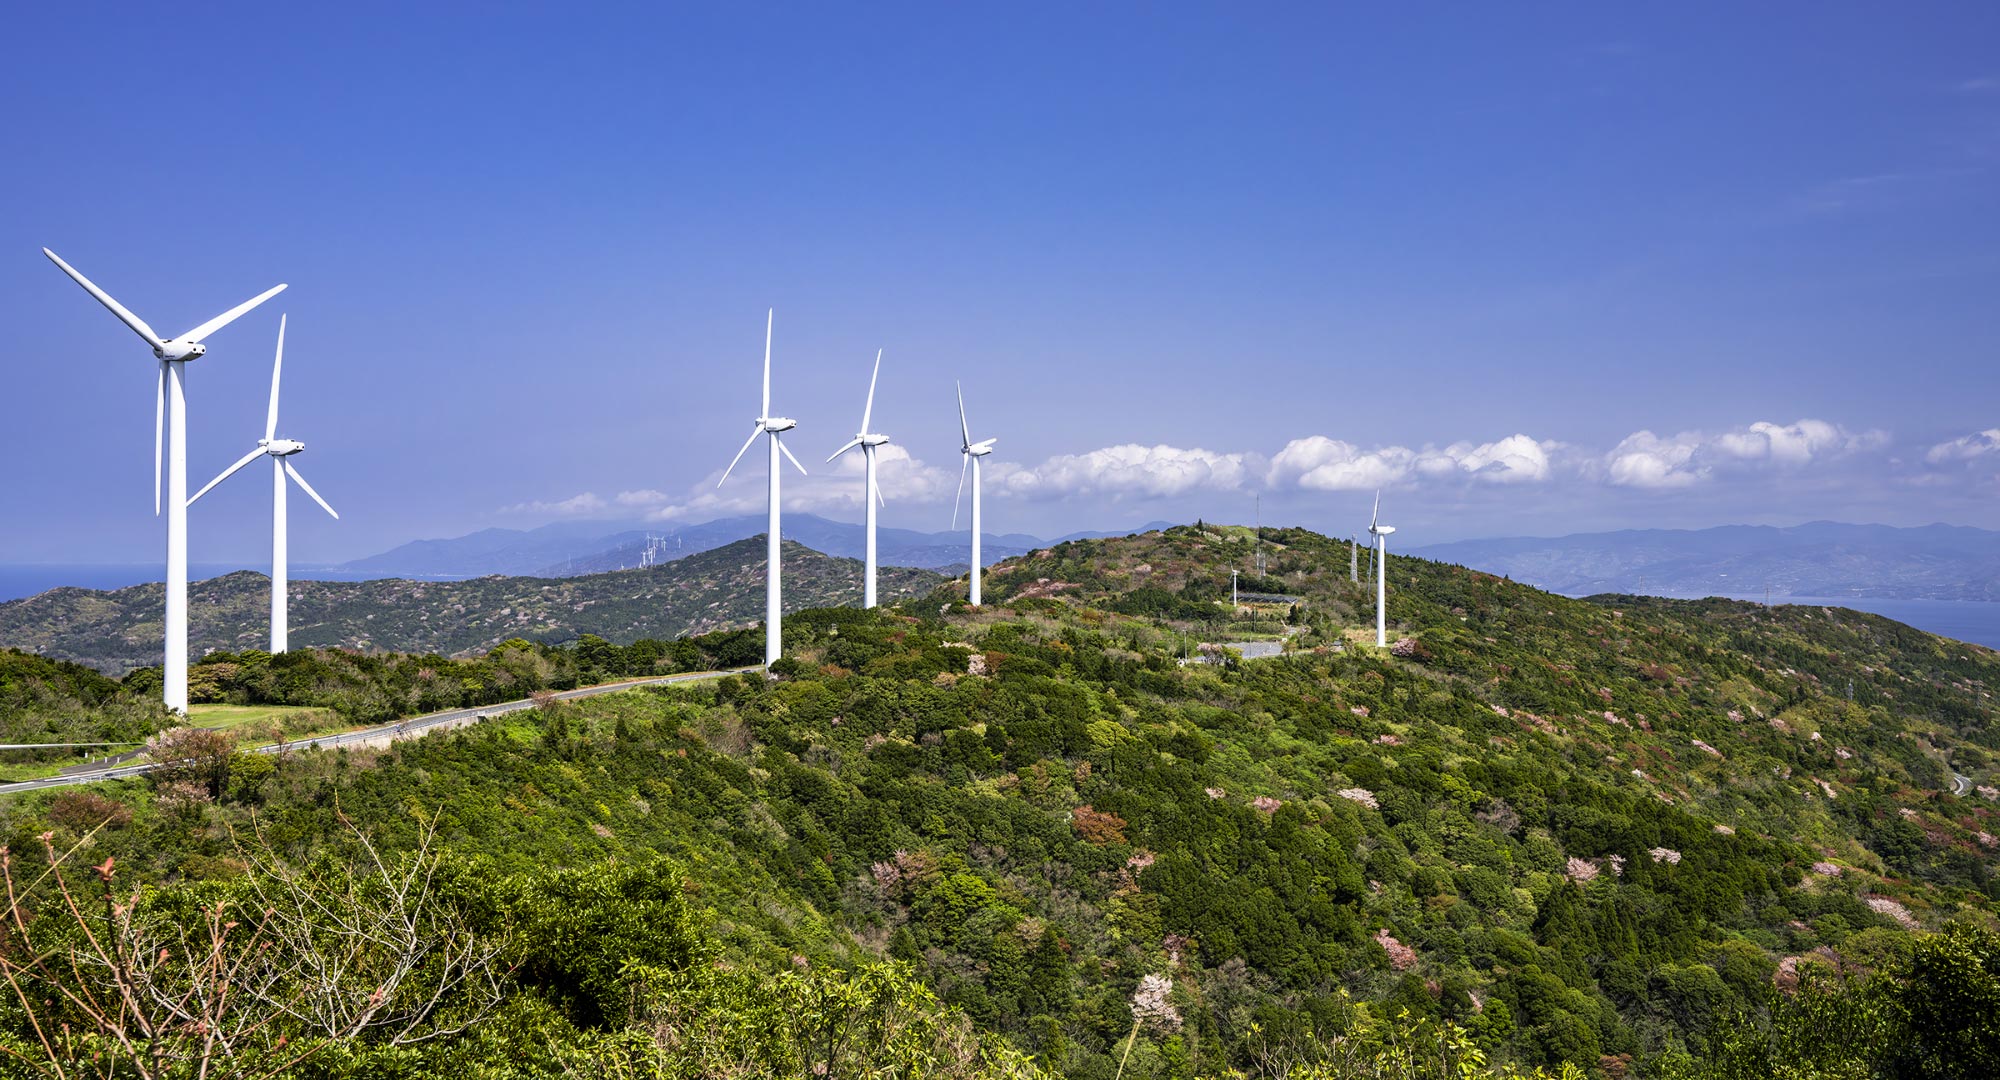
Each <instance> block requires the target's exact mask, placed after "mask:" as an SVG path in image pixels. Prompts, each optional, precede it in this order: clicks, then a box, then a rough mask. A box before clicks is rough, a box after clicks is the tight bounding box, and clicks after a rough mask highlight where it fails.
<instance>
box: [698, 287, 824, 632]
mask: <svg viewBox="0 0 2000 1080" xmlns="http://www.w3.org/2000/svg"><path fill="white" fill-rule="evenodd" d="M776 315H777V313H776V311H775V309H774V310H772V311H769V312H766V313H765V315H764V409H763V411H762V412H760V413H758V414H757V418H756V419H755V420H752V421H750V422H751V423H752V424H754V425H755V427H754V429H753V430H752V431H751V432H750V437H749V438H748V439H745V440H744V441H743V449H741V450H738V451H736V456H735V457H734V458H731V459H730V461H729V468H727V469H724V470H722V479H721V480H717V481H716V482H715V486H716V487H721V486H722V485H723V484H724V483H725V482H726V481H728V479H729V474H730V473H732V472H734V471H736V463H737V462H739V461H742V460H743V455H744V454H747V453H749V452H750V444H751V443H753V442H756V441H757V436H759V435H769V436H770V437H771V447H770V449H771V489H770V500H771V524H770V527H769V528H768V529H766V530H765V544H766V549H765V550H766V558H767V559H768V561H769V563H770V568H769V571H768V572H767V574H766V576H765V579H764V663H765V665H766V666H769V665H770V664H771V663H772V662H773V661H775V660H777V659H778V656H779V654H780V652H781V651H782V648H781V642H780V632H781V631H780V626H779V623H780V622H781V621H782V620H783V618H784V592H783V589H782V588H781V587H780V585H779V583H778V575H779V570H778V477H779V475H780V472H779V468H778V454H779V453H780V452H781V451H782V452H783V453H784V455H785V456H786V457H788V458H791V460H792V464H794V465H798V466H799V475H801V476H804V475H806V467H805V466H804V465H799V459H798V458H796V457H792V451H791V450H790V448H788V447H787V446H785V444H784V442H783V441H782V440H780V439H779V438H778V433H779V432H781V431H790V430H791V429H793V428H795V427H798V426H799V422H798V421H797V420H793V419H791V418H790V417H785V416H772V415H771V324H772V323H773V322H774V321H775V320H776Z"/></svg>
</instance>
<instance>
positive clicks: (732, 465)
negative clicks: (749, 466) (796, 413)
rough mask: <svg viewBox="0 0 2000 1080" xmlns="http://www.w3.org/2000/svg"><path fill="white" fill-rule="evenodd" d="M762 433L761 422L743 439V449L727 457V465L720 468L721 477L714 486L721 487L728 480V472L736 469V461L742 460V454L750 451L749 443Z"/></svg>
mask: <svg viewBox="0 0 2000 1080" xmlns="http://www.w3.org/2000/svg"><path fill="white" fill-rule="evenodd" d="M763 433H764V427H763V425H762V424H759V425H758V426H757V429H756V430H755V431H752V432H751V433H750V437H749V438H747V439H745V440H743V449H741V450H738V451H736V456H735V457H733V458H730V459H729V467H728V468H727V469H724V470H722V479H721V480H717V481H716V482H715V486H716V487H721V486H722V485H723V484H724V483H726V482H728V480H729V474H730V473H733V472H735V471H736V463H737V462H739V461H742V460H743V455H745V454H747V453H749V452H750V444H751V443H753V442H756V441H757V436H759V435H762V434H763Z"/></svg>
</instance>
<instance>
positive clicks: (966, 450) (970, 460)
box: [951, 383, 999, 607]
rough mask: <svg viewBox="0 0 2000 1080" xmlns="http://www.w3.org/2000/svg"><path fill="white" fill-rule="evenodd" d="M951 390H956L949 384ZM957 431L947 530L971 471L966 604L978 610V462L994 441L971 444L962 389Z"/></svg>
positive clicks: (953, 522) (954, 525) (953, 524)
mask: <svg viewBox="0 0 2000 1080" xmlns="http://www.w3.org/2000/svg"><path fill="white" fill-rule="evenodd" d="M952 385H953V386H958V384H957V383H953V384H952ZM958 431H959V434H960V435H962V436H964V439H965V441H964V442H963V443H961V444H960V446H959V448H958V452H959V453H961V454H964V455H965V458H964V461H963V462H962V463H961V464H960V465H959V467H958V494H957V495H955V496H953V497H952V500H951V527H952V528H954V529H956V528H958V501H959V500H960V499H963V498H964V497H965V470H967V469H971V470H972V592H971V595H970V596H969V597H968V598H967V602H968V603H970V604H971V605H972V606H973V607H978V606H979V459H980V458H983V457H985V456H986V455H988V454H990V453H992V452H993V444H994V443H995V442H997V441H999V440H998V439H983V440H981V441H979V442H973V441H972V425H971V424H969V423H967V422H966V420H965V387H963V386H958Z"/></svg>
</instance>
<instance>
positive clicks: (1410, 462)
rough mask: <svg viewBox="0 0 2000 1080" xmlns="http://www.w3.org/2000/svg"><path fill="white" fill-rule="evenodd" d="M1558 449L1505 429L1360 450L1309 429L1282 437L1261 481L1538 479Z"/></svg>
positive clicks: (1350, 487) (1345, 487)
mask: <svg viewBox="0 0 2000 1080" xmlns="http://www.w3.org/2000/svg"><path fill="white" fill-rule="evenodd" d="M1560 449H1561V444H1559V443H1553V442H1547V443H1545V442H1538V441H1536V440H1534V439H1532V438H1530V437H1528V436H1526V435H1509V436H1507V437H1506V438H1504V439H1501V440H1499V441H1497V442H1490V443H1478V444H1474V443H1470V442H1458V443H1453V444H1451V445H1450V446H1446V447H1443V448H1439V447H1435V446H1426V447H1424V448H1423V449H1421V450H1411V449H1409V448H1408V447H1404V446H1385V447H1380V448H1377V449H1374V450H1363V449H1361V448H1360V447H1358V446H1355V445H1354V444H1353V443H1349V442H1342V441H1341V440H1339V439H1329V438H1327V437H1326V436H1324V435H1313V436H1309V437H1307V438H1304V439H1293V440H1292V441H1291V442H1288V443H1286V444H1285V448H1284V449H1282V450H1280V451H1278V452H1277V454H1276V455H1274V456H1273V457H1272V458H1271V466H1270V469H1269V470H1268V471H1267V473H1266V476H1265V481H1266V483H1267V484H1269V485H1270V486H1272V487H1282V486H1285V485H1288V484H1290V485H1297V486H1298V487H1302V488H1306V489H1309V490H1313V491H1364V490H1367V489H1369V488H1379V487H1392V486H1394V485H1397V484H1401V483H1404V482H1406V481H1410V480H1417V479H1424V480H1449V479H1471V480H1476V481H1480V482H1483V483H1489V484H1527V483H1537V482H1540V481H1543V480H1547V479H1549V477H1550V475H1551V473H1552V472H1553V464H1552V460H1551V455H1552V454H1553V453H1554V452H1556V451H1558V450H1560Z"/></svg>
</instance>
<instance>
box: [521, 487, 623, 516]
mask: <svg viewBox="0 0 2000 1080" xmlns="http://www.w3.org/2000/svg"><path fill="white" fill-rule="evenodd" d="M604 507H605V503H604V500H603V499H600V498H598V497H597V494H596V493H595V492H590V491H586V492H584V493H583V494H581V495H572V496H570V497H569V498H567V499H562V500H560V501H557V502H543V501H541V500H536V501H533V502H523V503H515V504H514V505H512V506H503V507H501V508H500V512H501V513H503V514H531V515H535V516H537V517H592V516H594V515H597V514H601V513H603V512H604Z"/></svg>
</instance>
